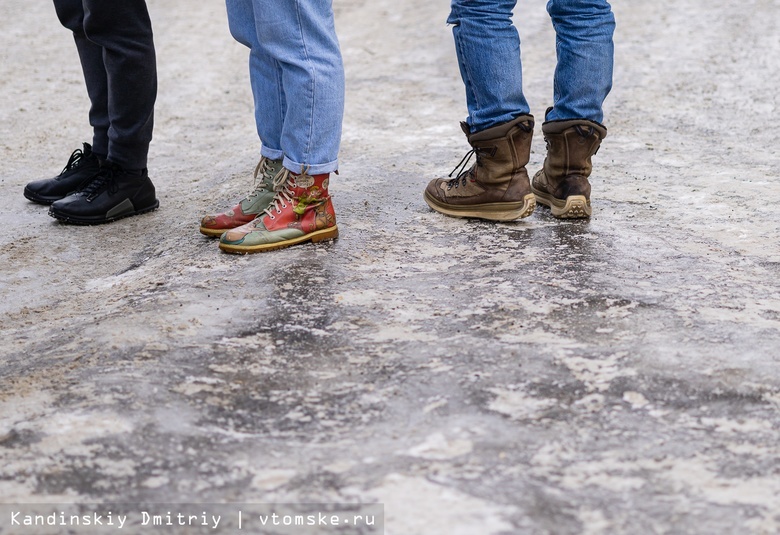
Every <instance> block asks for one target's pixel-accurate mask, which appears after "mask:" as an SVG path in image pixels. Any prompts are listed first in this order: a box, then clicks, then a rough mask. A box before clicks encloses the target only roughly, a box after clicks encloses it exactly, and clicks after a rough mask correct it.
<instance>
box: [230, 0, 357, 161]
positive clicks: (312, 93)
mask: <svg viewBox="0 0 780 535" xmlns="http://www.w3.org/2000/svg"><path fill="white" fill-rule="evenodd" d="M226 4H227V14H228V23H229V25H230V33H231V34H232V35H233V37H234V38H235V39H236V41H238V42H239V43H242V44H243V45H246V46H247V47H249V51H250V52H249V78H250V82H251V85H252V93H253V95H254V101H255V121H256V123H257V133H258V135H259V136H260V141H261V142H262V148H261V154H262V155H263V156H265V157H267V158H271V159H273V160H278V159H282V160H283V165H284V166H285V167H286V168H287V169H289V170H290V171H293V172H295V173H300V172H301V170H302V169H303V170H305V171H306V172H308V173H309V174H313V175H316V174H321V173H331V172H333V171H336V170H337V169H338V152H339V144H340V143H341V123H342V119H343V116H344V65H343V63H342V60H341V51H340V50H339V43H338V39H337V37H336V29H335V26H334V21H333V7H332V3H331V0H226Z"/></svg>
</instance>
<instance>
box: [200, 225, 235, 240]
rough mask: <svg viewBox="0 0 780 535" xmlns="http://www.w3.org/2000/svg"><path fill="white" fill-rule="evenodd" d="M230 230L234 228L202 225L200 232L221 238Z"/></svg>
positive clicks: (210, 236)
mask: <svg viewBox="0 0 780 535" xmlns="http://www.w3.org/2000/svg"><path fill="white" fill-rule="evenodd" d="M228 230H232V229H229V228H222V229H219V228H206V227H200V233H201V234H203V235H204V236H208V237H209V238H219V237H220V236H222V235H223V234H224V233H225V232H227V231H228Z"/></svg>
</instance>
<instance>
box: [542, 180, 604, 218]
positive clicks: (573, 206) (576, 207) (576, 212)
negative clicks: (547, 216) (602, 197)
mask: <svg viewBox="0 0 780 535" xmlns="http://www.w3.org/2000/svg"><path fill="white" fill-rule="evenodd" d="M531 189H532V190H533V192H534V194H535V195H536V202H538V203H539V204H544V205H545V206H549V207H550V211H551V212H552V215H553V217H557V218H559V219H583V218H587V217H590V215H591V213H592V212H593V210H592V209H591V207H590V200H588V199H586V198H585V196H584V195H572V196H570V197H566V199H565V200H563V199H556V198H555V197H553V196H552V195H550V194H548V193H543V192H541V191H539V190H537V189H535V188H533V186H532V187H531Z"/></svg>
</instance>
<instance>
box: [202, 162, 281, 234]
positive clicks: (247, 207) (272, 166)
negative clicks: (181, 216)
mask: <svg viewBox="0 0 780 535" xmlns="http://www.w3.org/2000/svg"><path fill="white" fill-rule="evenodd" d="M281 170H282V160H269V159H268V158H266V157H265V156H263V157H262V158H260V163H258V164H257V167H256V168H255V184H256V186H255V189H254V190H253V191H252V192H251V193H250V194H249V195H247V196H246V197H244V198H243V199H241V200H240V201H239V202H238V204H237V205H235V206H234V207H233V208H231V209H230V210H227V211H225V212H222V213H221V214H215V215H207V216H205V217H204V218H203V219H202V220H201V222H200V232H201V234H205V235H206V236H215V237H216V236H222V234H223V233H224V232H225V231H227V230H230V229H232V228H236V227H240V226H241V225H244V224H246V223H249V222H250V221H253V220H254V219H255V218H256V217H257V216H258V215H259V214H261V213H263V211H264V210H265V209H266V208H268V206H269V205H270V204H271V201H273V199H274V177H275V176H276V175H277V174H279V172H280V171H281ZM258 176H260V182H258V181H257V178H258Z"/></svg>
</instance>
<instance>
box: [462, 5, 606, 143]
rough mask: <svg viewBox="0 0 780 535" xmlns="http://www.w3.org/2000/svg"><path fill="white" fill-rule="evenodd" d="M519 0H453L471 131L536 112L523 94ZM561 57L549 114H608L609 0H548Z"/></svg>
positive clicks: (558, 117) (572, 116) (569, 116)
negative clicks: (516, 22)
mask: <svg viewBox="0 0 780 535" xmlns="http://www.w3.org/2000/svg"><path fill="white" fill-rule="evenodd" d="M516 3H517V0H452V12H451V13H450V16H449V18H448V19H447V22H448V23H449V24H452V25H453V29H452V31H453V34H454V37H455V48H456V51H457V54H458V62H459V64H460V72H461V76H462V78H463V82H464V84H465V85H466V101H467V102H466V104H467V106H468V111H469V117H468V119H467V123H468V124H469V126H470V127H471V131H472V132H478V131H480V130H484V129H486V128H490V127H492V126H496V125H498V124H501V123H504V122H507V121H510V120H512V119H514V118H515V117H517V116H519V115H523V114H526V113H529V106H528V102H527V101H526V99H525V96H523V74H522V65H521V61H520V38H519V36H518V34H517V30H516V29H515V27H514V25H513V24H512V11H513V9H514V8H515V4H516ZM547 12H548V13H549V15H550V18H551V19H552V23H553V27H554V28H555V34H556V49H557V55H558V63H557V65H556V68H555V75H554V80H553V107H552V110H551V111H550V112H549V113H548V114H547V116H546V120H548V121H553V120H561V119H589V120H591V121H596V122H597V123H601V122H602V121H603V112H602V104H603V103H604V99H605V98H606V97H607V94H608V93H609V91H610V89H611V88H612V63H613V56H614V45H613V42H612V34H613V32H614V30H615V17H614V16H613V14H612V9H611V7H610V5H609V2H608V1H607V0H549V2H548V3H547Z"/></svg>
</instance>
